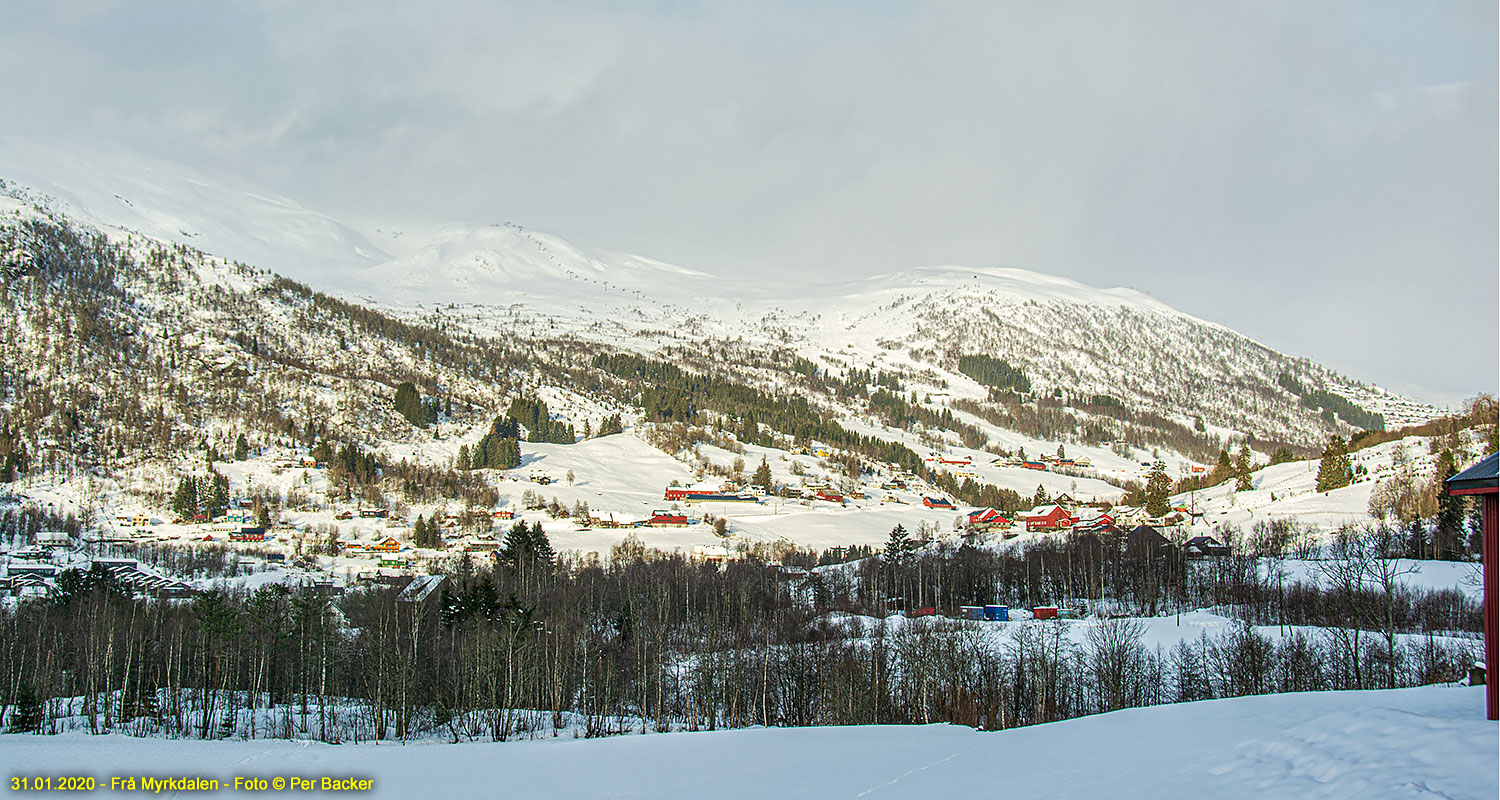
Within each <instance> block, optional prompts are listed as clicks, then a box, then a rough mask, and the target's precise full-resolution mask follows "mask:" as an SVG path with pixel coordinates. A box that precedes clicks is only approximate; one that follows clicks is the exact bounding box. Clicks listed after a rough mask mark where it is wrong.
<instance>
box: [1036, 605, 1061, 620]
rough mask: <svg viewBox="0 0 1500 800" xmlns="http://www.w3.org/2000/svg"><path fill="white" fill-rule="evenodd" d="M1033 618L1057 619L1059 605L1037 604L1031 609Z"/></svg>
mask: <svg viewBox="0 0 1500 800" xmlns="http://www.w3.org/2000/svg"><path fill="white" fill-rule="evenodd" d="M1031 618H1032V619H1057V606H1037V607H1036V608H1033V609H1031Z"/></svg>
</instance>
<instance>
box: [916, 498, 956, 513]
mask: <svg viewBox="0 0 1500 800" xmlns="http://www.w3.org/2000/svg"><path fill="white" fill-rule="evenodd" d="M922 505H924V506H927V507H928V508H944V509H949V510H957V508H958V507H957V506H955V505H953V501H952V500H949V499H947V498H946V497H923V498H922Z"/></svg>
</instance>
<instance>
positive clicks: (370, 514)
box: [359, 508, 390, 519]
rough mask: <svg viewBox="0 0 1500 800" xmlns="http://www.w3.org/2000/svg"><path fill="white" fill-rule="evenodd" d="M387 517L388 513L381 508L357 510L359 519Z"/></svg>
mask: <svg viewBox="0 0 1500 800" xmlns="http://www.w3.org/2000/svg"><path fill="white" fill-rule="evenodd" d="M389 515H390V512H389V511H387V510H386V509H383V508H361V509H360V510H359V517H360V519H385V518H386V517H387V516H389Z"/></svg>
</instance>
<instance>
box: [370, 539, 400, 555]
mask: <svg viewBox="0 0 1500 800" xmlns="http://www.w3.org/2000/svg"><path fill="white" fill-rule="evenodd" d="M365 550H367V551H369V552H372V553H395V552H399V551H400V550H401V542H400V541H399V540H397V539H396V537H394V536H387V537H385V539H383V540H381V541H379V542H377V543H375V544H371V545H365Z"/></svg>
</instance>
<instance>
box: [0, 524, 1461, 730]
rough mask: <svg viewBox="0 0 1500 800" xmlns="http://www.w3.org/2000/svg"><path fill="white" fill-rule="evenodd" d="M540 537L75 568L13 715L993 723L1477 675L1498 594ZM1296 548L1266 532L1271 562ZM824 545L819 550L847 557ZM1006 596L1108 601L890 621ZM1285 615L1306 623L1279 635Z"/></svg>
mask: <svg viewBox="0 0 1500 800" xmlns="http://www.w3.org/2000/svg"><path fill="white" fill-rule="evenodd" d="M537 533H538V531H536V530H535V528H534V527H532V526H527V525H526V524H524V523H522V524H518V525H517V526H515V527H513V528H512V529H511V531H510V532H509V533H508V534H507V537H506V543H505V546H504V548H503V550H502V551H501V553H500V555H499V557H497V558H495V559H494V560H492V561H489V562H480V563H476V562H474V561H472V560H471V559H470V558H469V557H467V556H465V557H462V558H460V559H459V560H457V561H456V562H454V563H452V564H450V567H449V569H448V571H447V572H446V573H444V577H445V578H446V580H445V581H444V582H443V583H442V587H441V589H438V590H434V591H432V592H430V593H428V594H427V595H426V596H425V597H416V596H413V593H412V592H408V593H407V595H406V596H404V597H403V587H400V586H382V585H370V586H363V587H361V588H358V589H354V590H351V591H349V592H348V593H346V594H344V595H342V596H336V595H334V594H333V593H331V592H330V591H329V590H328V588H327V587H325V586H319V585H312V584H309V585H305V586H287V585H283V584H272V585H267V586H262V587H260V588H258V589H255V590H254V591H249V590H246V589H227V588H220V589H212V590H209V591H206V592H204V593H202V594H201V595H199V596H198V597H196V598H194V599H193V600H191V601H189V602H157V601H150V600H145V599H141V598H137V597H132V596H131V595H130V594H129V593H127V592H125V591H124V590H123V589H122V588H121V587H119V586H118V585H117V584H115V582H114V581H113V578H112V577H111V575H110V574H109V573H108V572H106V571H104V570H97V571H94V572H89V573H83V572H70V573H67V574H66V577H65V578H63V579H61V580H59V588H58V591H57V592H55V593H54V594H53V595H52V596H51V597H50V598H48V599H46V600H35V601H28V602H23V603H20V604H19V605H16V606H10V607H6V608H5V609H3V610H0V629H3V630H4V632H5V633H4V642H5V644H4V646H3V647H0V692H3V695H0V705H3V712H4V714H5V718H4V719H5V725H6V726H8V728H9V729H11V730H30V731H44V732H52V731H57V730H60V729H63V728H64V727H67V726H70V725H71V726H77V727H83V728H85V729H87V730H90V731H93V732H104V731H123V732H129V733H135V734H139V735H169V736H191V737H201V738H221V737H243V738H256V737H308V738H318V739H320V740H323V741H358V740H365V739H405V738H412V737H421V736H429V737H430V736H441V737H444V738H448V739H450V740H453V741H463V740H471V739H494V740H504V739H510V738H516V737H527V736H533V735H550V733H551V732H554V731H558V730H567V729H569V728H571V729H573V730H576V731H578V732H579V733H581V734H582V735H587V736H597V735H605V734H610V733H621V732H627V731H650V730H668V729H713V728H728V727H741V726H747V725H811V724H882V723H930V722H952V723H956V724H963V725H973V726H976V727H981V728H986V729H993V728H1003V727H1011V726H1015V725H1027V724H1032V723H1037V722H1047V721H1053V720H1058V719H1066V718H1069V717H1073V716H1078V715H1081V714H1088V713H1095V712H1098V711H1105V710H1110V709H1113V708H1120V707H1125V706H1132V705H1149V704H1154V703H1165V702H1174V701H1178V700H1192V699H1202V698H1207V697H1221V696H1231V695H1238V694H1251V693H1259V692H1269V691H1302V690H1311V689H1325V688H1373V687H1385V686H1399V685H1411V684H1415V683H1423V682H1431V681H1444V680H1454V679H1456V678H1457V677H1460V676H1461V675H1462V673H1463V670H1464V668H1465V667H1466V666H1467V664H1468V663H1471V661H1472V657H1473V652H1472V650H1473V649H1474V645H1476V644H1477V640H1475V639H1469V638H1464V634H1462V633H1461V632H1464V631H1475V630H1477V629H1478V627H1479V625H1480V621H1479V611H1478V608H1477V604H1475V603H1474V602H1473V601H1471V600H1468V599H1467V598H1466V597H1464V596H1463V595H1461V594H1458V593H1456V592H1422V591H1419V590H1415V589H1409V588H1406V587H1405V586H1404V585H1402V584H1401V583H1400V582H1399V577H1400V576H1399V574H1396V575H1391V576H1388V577H1390V578H1391V581H1390V582H1388V583H1387V584H1385V585H1383V586H1382V585H1380V584H1378V583H1376V584H1371V583H1370V582H1369V581H1368V580H1364V579H1362V578H1361V579H1359V580H1356V578H1360V577H1361V576H1363V575H1364V573H1362V572H1361V571H1360V570H1363V569H1366V568H1367V566H1368V565H1370V564H1373V563H1375V562H1374V561H1371V560H1370V555H1371V554H1373V553H1379V552H1380V550H1379V546H1380V544H1379V543H1378V542H1377V543H1376V544H1375V549H1373V550H1371V549H1369V548H1368V547H1366V546H1365V544H1362V543H1360V542H1363V541H1364V540H1358V541H1357V542H1355V543H1352V544H1350V545H1348V547H1349V548H1351V549H1350V550H1349V552H1348V553H1345V554H1343V555H1338V554H1335V556H1336V557H1335V559H1334V560H1335V562H1336V563H1339V564H1353V565H1355V566H1353V567H1350V569H1351V570H1353V571H1349V572H1347V573H1337V574H1335V573H1332V572H1331V573H1330V576H1331V578H1330V580H1329V581H1327V582H1326V584H1325V585H1323V586H1321V587H1320V586H1313V585H1309V584H1306V583H1299V582H1289V581H1287V580H1285V576H1284V575H1283V574H1280V573H1278V572H1277V571H1276V570H1268V569H1265V568H1264V565H1265V564H1266V563H1267V562H1266V559H1267V558H1272V559H1274V558H1275V556H1262V557H1260V558H1257V557H1254V556H1251V555H1248V554H1244V550H1243V549H1242V550H1241V551H1240V552H1241V553H1242V554H1240V555H1235V556H1231V557H1228V558H1223V559H1212V560H1206V561H1192V560H1189V559H1186V558H1185V557H1184V556H1183V555H1182V553H1181V551H1180V549H1176V548H1171V547H1162V546H1161V545H1160V543H1156V542H1152V541H1134V542H1132V541H1131V540H1128V539H1115V538H1111V537H1100V536H1083V535H1075V536H1071V537H1059V538H1058V539H1057V540H1049V541H1048V542H1046V543H1039V544H1038V545H1036V546H1031V547H1026V548H1024V549H1012V550H1003V551H995V550H991V549H988V548H980V547H976V546H973V545H972V544H959V545H957V546H953V545H940V546H933V547H928V548H924V549H917V548H914V547H907V546H901V547H898V548H895V549H892V550H888V551H887V552H884V553H881V554H879V555H876V556H873V557H868V558H865V559H863V560H860V561H856V562H847V563H842V565H841V566H835V567H833V568H830V569H825V570H822V571H819V572H816V573H813V574H812V576H811V577H800V576H795V575H792V574H789V573H788V571H787V570H786V569H785V568H782V567H777V566H776V565H774V564H772V563H768V562H766V561H762V560H760V559H759V558H758V557H756V556H755V554H751V557H749V558H747V559H745V560H742V561H737V562H730V563H728V564H725V565H723V566H722V567H720V566H715V565H710V564H703V563H695V562H693V561H691V560H689V559H687V558H684V557H683V556H681V555H678V554H663V553H659V552H654V551H648V550H645V548H643V547H639V546H638V545H632V544H631V543H630V542H629V540H627V542H626V543H624V544H622V545H621V546H620V547H617V548H616V550H615V551H614V552H613V553H612V554H611V558H610V559H609V560H608V561H600V560H597V559H578V558H575V557H569V556H564V557H558V556H556V555H555V554H553V553H552V552H551V550H550V546H548V545H547V544H546V542H545V537H544V536H542V537H537V535H536V534H537ZM1283 533H1284V532H1283ZM1262 540H1264V541H1262ZM1274 540H1275V537H1273V536H1271V534H1270V533H1268V532H1266V531H1261V532H1258V533H1257V534H1256V536H1253V537H1251V542H1252V543H1253V542H1261V543H1260V544H1253V547H1256V548H1261V549H1264V550H1266V551H1267V552H1271V551H1272V550H1273V549H1274V547H1273V546H1272V544H1274ZM1266 542H1271V543H1272V544H1266ZM1244 546H1246V547H1249V546H1252V545H1244ZM1361 548H1363V549H1361ZM828 556H831V554H822V555H816V554H812V555H808V556H805V557H806V558H809V559H811V563H816V562H817V561H821V560H828V561H830V562H835V563H837V562H838V561H839V559H838V558H836V557H828ZM799 557H801V556H797V555H796V554H794V553H787V554H784V559H783V560H784V562H785V563H794V562H795V561H796V560H797V558H799ZM825 557H828V558H826V559H825ZM1377 560H1378V559H1377ZM1370 568H1376V567H1370ZM1340 574H1343V575H1345V577H1347V580H1343V581H1342V582H1340V580H1336V579H1333V578H1337V577H1338V575H1340ZM995 602H1000V603H1004V604H1008V605H1010V606H1011V607H1013V608H1025V607H1027V606H1030V605H1034V604H1044V603H1046V604H1058V605H1063V606H1064V607H1068V606H1070V605H1073V604H1076V603H1079V602H1089V603H1092V605H1093V609H1094V611H1095V612H1096V613H1097V614H1098V616H1097V617H1096V618H1095V619H1093V620H1091V621H1088V622H1084V623H1066V622H1057V623H1040V622H1039V623H1030V624H1013V625H1010V626H985V625H983V624H980V623H969V622H962V621H958V620H951V619H943V618H925V619H924V618H918V619H903V620H902V621H901V622H900V623H899V624H898V623H897V622H896V621H893V620H887V619H884V614H885V613H886V609H889V608H892V607H899V606H904V607H908V608H916V607H921V606H925V605H930V606H934V607H936V608H937V609H939V610H940V611H942V612H947V613H950V614H953V613H956V612H957V611H958V609H959V607H960V606H962V605H970V604H980V603H995ZM1199 607H1206V608H1211V609H1214V610H1216V611H1217V612H1219V613H1221V614H1223V615H1225V616H1227V617H1230V618H1231V619H1232V620H1235V622H1234V623H1233V624H1231V625H1230V626H1228V628H1227V629H1226V630H1224V631H1223V632H1222V633H1220V634H1218V635H1213V636H1204V637H1197V638H1190V639H1188V640H1187V641H1185V642H1184V643H1183V644H1181V645H1178V646H1176V647H1173V648H1162V649H1157V648H1149V647H1147V646H1146V645H1145V644H1144V643H1143V639H1142V633H1143V630H1142V628H1141V625H1142V623H1140V622H1138V621H1131V620H1129V619H1123V620H1122V619H1114V617H1115V616H1116V615H1117V614H1131V615H1148V616H1149V615H1157V616H1161V615H1164V614H1170V613H1173V612H1176V611H1179V610H1183V609H1192V608H1199ZM1268 625H1284V626H1297V627H1295V628H1289V629H1288V630H1287V633H1286V635H1284V636H1283V635H1273V634H1272V629H1270V628H1267V627H1264V626H1268ZM1255 626H1261V627H1255ZM1455 631H1457V632H1460V633H1459V634H1454V633H1453V632H1455ZM1361 634H1362V635H1361ZM1455 636H1457V637H1458V638H1455Z"/></svg>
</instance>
